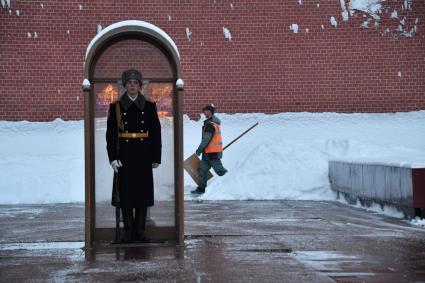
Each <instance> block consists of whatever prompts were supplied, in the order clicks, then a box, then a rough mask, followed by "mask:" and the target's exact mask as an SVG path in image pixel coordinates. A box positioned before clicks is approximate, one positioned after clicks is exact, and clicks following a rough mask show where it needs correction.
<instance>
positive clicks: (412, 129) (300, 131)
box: [185, 111, 425, 200]
mask: <svg viewBox="0 0 425 283" xmlns="http://www.w3.org/2000/svg"><path fill="white" fill-rule="evenodd" d="M218 116H219V117H220V118H221V120H222V122H223V123H222V124H223V126H222V133H223V138H224V143H225V144H226V143H228V142H229V141H230V140H231V139H232V138H234V137H236V136H237V135H238V134H239V133H241V132H243V130H245V129H246V128H248V127H249V126H250V125H252V124H254V123H255V122H257V121H258V122H259V123H260V124H259V126H257V127H256V128H254V130H253V131H252V132H250V133H248V134H247V136H246V137H244V138H243V139H241V140H240V141H238V142H237V143H235V144H234V145H232V146H231V147H229V148H228V149H227V150H226V151H225V152H224V158H223V163H224V165H225V167H226V168H227V169H228V170H229V172H228V174H226V175H225V176H223V177H220V178H219V177H215V178H213V179H212V180H211V181H210V183H209V186H208V188H207V191H206V193H205V194H204V195H203V196H202V197H201V198H202V199H208V200H223V199H226V200H250V199H304V200H305V199H310V200H328V199H334V198H335V196H334V194H333V193H332V191H331V190H330V186H329V181H328V161H329V160H330V159H332V160H333V159H339V160H344V159H347V160H354V159H357V160H358V159H363V160H375V161H380V160H383V161H385V162H391V161H392V162H393V163H400V164H424V163H425V140H424V139H423V134H424V133H425V123H423V119H424V118H425V111H420V112H411V113H397V114H336V113H285V114H277V115H264V114H237V115H227V114H218ZM201 124H202V121H198V122H195V121H190V120H188V119H186V121H185V138H186V140H185V156H189V155H190V154H191V153H192V152H193V151H194V150H195V148H196V146H197V144H198V142H199V136H200V128H201ZM185 184H186V185H185V189H186V190H187V191H188V190H189V189H192V188H194V187H195V184H194V182H193V181H192V180H191V179H190V177H188V176H185Z"/></svg>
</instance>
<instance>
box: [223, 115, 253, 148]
mask: <svg viewBox="0 0 425 283" xmlns="http://www.w3.org/2000/svg"><path fill="white" fill-rule="evenodd" d="M256 126H258V122H257V123H255V124H254V125H252V126H251V127H250V128H249V129H248V130H246V131H245V132H243V133H242V134H240V135H239V136H238V137H237V138H235V139H234V140H232V141H231V142H230V143H229V144H228V145H226V146H225V147H224V148H223V150H225V149H226V148H228V147H229V146H231V145H232V144H233V143H234V142H235V141H237V140H238V139H240V138H241V137H242V136H243V135H245V134H246V133H248V132H249V131H251V130H252V129H253V128H255V127H256Z"/></svg>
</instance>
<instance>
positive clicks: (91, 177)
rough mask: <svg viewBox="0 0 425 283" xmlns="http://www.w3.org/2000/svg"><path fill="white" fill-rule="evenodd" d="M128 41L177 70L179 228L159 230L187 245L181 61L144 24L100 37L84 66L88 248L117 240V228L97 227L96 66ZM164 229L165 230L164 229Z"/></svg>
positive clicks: (165, 39)
mask: <svg viewBox="0 0 425 283" xmlns="http://www.w3.org/2000/svg"><path fill="white" fill-rule="evenodd" d="M128 38H133V39H139V40H142V41H147V42H150V43H153V44H154V45H155V46H156V47H158V48H159V49H160V50H161V51H162V53H163V54H164V55H165V56H166V58H167V59H168V61H169V64H170V66H171V67H172V69H173V81H172V82H171V83H173V85H174V86H173V99H172V101H173V105H172V107H173V124H174V193H175V194H174V196H175V205H174V215H175V226H174V229H171V230H170V227H158V229H157V230H156V231H155V233H156V234H158V235H159V236H160V237H165V238H167V239H168V240H172V241H173V242H174V241H175V243H176V244H177V245H183V244H184V192H183V109H182V105H183V103H182V102H183V86H184V84H183V80H182V79H181V67H180V58H179V53H178V50H177V47H176V45H175V43H174V42H173V40H172V39H171V38H170V37H169V36H168V35H167V34H166V33H165V32H164V31H162V30H161V29H159V28H158V27H156V26H154V25H152V24H149V23H146V22H143V21H124V22H118V23H115V24H112V25H110V26H109V27H107V28H105V29H104V30H103V31H101V32H100V33H99V34H97V35H96V36H95V37H94V38H93V40H92V41H91V43H90V45H89V46H88V48H87V53H86V60H85V64H84V81H83V85H82V88H83V91H84V148H85V247H86V249H90V248H93V247H94V244H95V243H96V241H97V240H102V239H103V240H105V239H113V233H114V231H115V228H96V225H95V221H96V218H95V211H96V203H95V188H96V187H95V139H94V137H95V125H94V122H95V119H94V118H95V94H94V89H93V87H92V83H93V82H96V83H97V82H101V80H96V78H95V77H94V75H93V74H94V66H95V65H96V62H97V59H98V58H99V56H100V55H101V54H102V52H103V51H104V50H105V49H106V48H108V47H109V46H110V45H111V44H113V43H116V42H118V41H122V40H126V39H128ZM161 228H162V229H161Z"/></svg>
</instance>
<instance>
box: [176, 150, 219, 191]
mask: <svg viewBox="0 0 425 283" xmlns="http://www.w3.org/2000/svg"><path fill="white" fill-rule="evenodd" d="M200 165H201V160H200V159H199V157H198V156H197V155H196V154H192V155H191V156H189V157H188V158H187V159H186V160H185V161H184V162H183V167H184V170H186V172H187V173H189V175H190V177H192V179H193V181H195V183H196V184H197V185H198V186H199V166H200ZM212 177H213V175H212V174H211V172H210V171H208V173H207V178H208V180H209V179H211V178H212Z"/></svg>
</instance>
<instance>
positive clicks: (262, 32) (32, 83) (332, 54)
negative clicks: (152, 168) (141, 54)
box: [0, 0, 425, 121]
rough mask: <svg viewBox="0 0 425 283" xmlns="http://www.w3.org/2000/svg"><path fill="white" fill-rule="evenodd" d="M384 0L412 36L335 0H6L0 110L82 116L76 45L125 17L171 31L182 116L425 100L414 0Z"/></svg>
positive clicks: (348, 108) (421, 14)
mask: <svg viewBox="0 0 425 283" xmlns="http://www.w3.org/2000/svg"><path fill="white" fill-rule="evenodd" d="M346 2H347V3H348V2H349V0H346ZM387 2H391V3H390V5H391V7H389V9H388V12H389V13H391V12H392V11H393V10H394V9H397V11H398V13H399V15H405V16H406V17H407V19H406V23H405V25H406V26H408V27H412V26H413V24H414V21H415V19H416V18H418V23H417V33H416V34H415V35H414V36H413V37H405V36H403V35H401V34H400V33H398V32H395V31H394V30H395V29H396V28H397V25H398V23H399V20H395V19H390V17H389V14H385V13H384V14H382V15H381V16H382V20H381V21H380V25H379V26H378V27H372V28H368V29H365V28H362V27H360V25H361V24H362V22H364V20H365V19H366V18H364V17H363V14H362V13H360V12H359V13H356V15H357V17H350V19H349V21H346V22H344V21H343V20H342V17H341V6H340V1H339V0H326V1H325V0H314V1H309V0H303V1H302V5H300V4H299V3H298V0H285V1H282V0H265V1H260V0H257V1H249V0H240V1H239V0H234V1H224V0H199V1H189V0H187V1H181V0H180V1H177V0H163V1H158V0H150V1H135V0H134V1H115V0H108V1H105V0H98V1H89V0H81V1H73V0H71V1H47V0H46V1H43V0H42V1H29V0H25V1H24V0H22V1H14V0H12V1H11V6H12V7H11V9H10V11H11V14H9V10H8V9H5V8H1V14H0V21H1V23H0V84H1V88H0V102H1V103H0V119H2V120H22V119H26V120H33V121H47V120H52V119H55V118H62V119H65V120H68V119H82V117H83V97H82V91H81V82H82V80H83V62H84V56H85V50H86V48H87V45H88V43H89V42H90V40H91V39H92V38H93V37H94V36H95V35H96V31H97V25H98V24H100V25H102V26H103V27H106V26H108V25H110V24H112V23H114V22H117V21H122V20H128V19H139V20H144V21H147V22H150V23H152V24H154V25H157V26H159V27H160V28H162V29H163V30H164V31H166V32H167V33H168V34H169V35H170V36H171V37H172V38H173V40H174V41H175V42H176V44H177V46H178V48H179V51H180V55H181V63H182V70H183V79H184V81H185V99H184V107H185V112H186V113H188V114H190V115H191V116H192V117H194V116H196V115H197V114H198V113H199V112H200V108H201V107H202V106H203V105H204V104H205V103H207V102H213V103H215V104H216V105H217V107H218V111H219V112H229V113H235V112H264V113H275V112H285V111H319V112H321V111H337V112H393V111H412V110H420V109H425V79H424V78H425V68H424V66H425V48H424V47H425V33H424V24H423V21H425V1H419V0H418V1H412V2H413V4H412V10H404V11H402V9H401V6H402V4H403V2H404V1H401V0H397V1H387ZM318 3H319V4H320V7H317V4H318ZM231 4H232V5H233V8H232V7H231ZM79 5H81V9H80V6H79ZM42 6H43V7H42ZM17 10H19V16H18V15H17V12H16V11H17ZM169 16H170V17H171V20H170V19H169ZM331 16H334V17H335V18H336V20H337V22H338V25H337V27H333V26H332V25H331V24H330V20H329V19H330V17H331ZM293 23H296V24H298V25H299V32H298V33H296V34H295V33H293V32H292V31H290V30H289V26H290V25H291V24H293ZM373 23H374V21H371V23H370V25H372V26H373ZM322 24H323V25H324V29H322V28H321V25H322ZM223 27H227V28H228V29H229V30H230V31H231V34H232V40H231V41H230V42H229V41H228V40H227V39H225V37H224V35H223ZM186 28H190V30H191V32H192V36H191V40H190V41H189V40H188V39H187V37H186ZM307 28H308V32H307V31H306V29H307ZM386 28H389V32H388V33H385V30H386ZM67 31H69V33H68V32H67ZM35 32H36V33H37V37H36V38H35ZM28 33H30V34H31V38H29V37H28ZM399 71H400V72H401V77H400V76H398V72H399Z"/></svg>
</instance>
